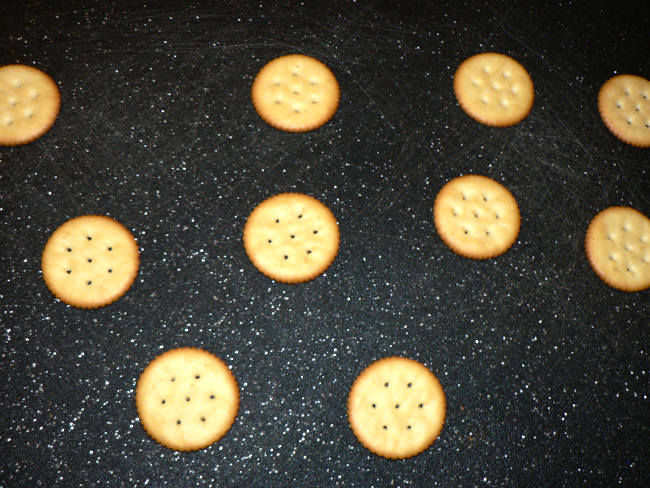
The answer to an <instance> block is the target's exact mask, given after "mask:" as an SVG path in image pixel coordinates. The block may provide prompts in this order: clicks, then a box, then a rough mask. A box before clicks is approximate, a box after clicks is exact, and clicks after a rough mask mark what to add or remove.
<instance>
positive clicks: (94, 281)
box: [41, 215, 140, 308]
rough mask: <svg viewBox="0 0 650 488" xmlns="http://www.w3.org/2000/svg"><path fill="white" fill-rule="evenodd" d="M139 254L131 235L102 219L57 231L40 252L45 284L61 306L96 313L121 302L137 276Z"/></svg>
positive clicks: (83, 218)
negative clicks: (100, 308) (96, 310)
mask: <svg viewBox="0 0 650 488" xmlns="http://www.w3.org/2000/svg"><path fill="white" fill-rule="evenodd" d="M139 266H140V254H139V251H138V245H137V243H136V241H135V239H134V238H133V235H132V234H131V232H129V231H128V229H127V228H126V227H124V226H123V225H122V224H120V223H119V222H117V221H115V220H113V219H112V218H110V217H106V216H103V215H83V216H81V217H75V218H73V219H71V220H68V221H67V222H65V223H64V224H63V225H61V226H60V227H59V228H58V229H56V230H55V231H54V232H53V233H52V235H51V236H50V238H49V239H48V241H47V243H46V244H45V248H44V249H43V255H42V258H41V270H42V272H43V278H44V279H45V284H46V285H47V287H48V288H49V289H50V291H51V292H52V294H54V296H56V297H57V298H59V299H60V300H62V301H63V302H65V303H67V304H69V305H72V306H74V307H80V308H97V307H102V306H104V305H108V304H110V303H112V302H114V301H115V300H117V299H118V298H120V297H121V296H122V295H124V293H126V291H127V290H128V289H129V288H130V287H131V285H132V284H133V281H134V280H135V277H136V276H137V274H138V269H139Z"/></svg>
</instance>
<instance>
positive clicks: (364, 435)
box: [348, 357, 447, 459]
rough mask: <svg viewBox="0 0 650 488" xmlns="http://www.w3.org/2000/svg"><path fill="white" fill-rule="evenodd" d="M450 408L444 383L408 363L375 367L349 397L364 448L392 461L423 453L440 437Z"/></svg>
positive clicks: (391, 361)
mask: <svg viewBox="0 0 650 488" xmlns="http://www.w3.org/2000/svg"><path fill="white" fill-rule="evenodd" d="M446 410H447V402H446V399H445V393H444V391H443V389H442V386H441V385H440V382H439V381H438V378H436V377H435V375H434V374H433V373H432V372H431V371H429V369H428V368H426V367H425V366H424V365H422V364H420V363H419V362H417V361H414V360H412V359H407V358H403V357H387V358H383V359H380V360H378V361H376V362H374V363H372V364H370V365H369V366H368V367H367V368H366V369H364V370H363V371H362V372H361V374H360V375H359V376H358V377H357V379H356V380H355V381H354V383H353V385H352V387H351V388H350V393H349V396H348V420H349V422H350V427H351V428H352V431H353V432H354V435H355V436H356V437H357V439H358V440H359V442H361V444H363V445H364V446H365V447H366V448H367V449H368V450H370V451H371V452H373V453H375V454H377V455H379V456H383V457H386V458H390V459H403V458H408V457H411V456H415V455H416V454H419V453H421V452H422V451H424V450H425V449H427V448H428V447H429V446H430V445H431V444H433V442H434V441H435V440H436V438H437V437H438V436H439V435H440V431H441V430H442V426H443V424H444V422H445V414H446Z"/></svg>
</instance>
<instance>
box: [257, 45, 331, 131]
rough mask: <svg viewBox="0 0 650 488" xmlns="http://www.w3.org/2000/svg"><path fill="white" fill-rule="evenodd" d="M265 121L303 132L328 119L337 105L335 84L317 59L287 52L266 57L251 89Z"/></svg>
mask: <svg viewBox="0 0 650 488" xmlns="http://www.w3.org/2000/svg"><path fill="white" fill-rule="evenodd" d="M251 96H252V99H253V105H254V106H255V110H257V113H258V114H259V116H260V117H262V119H264V121H265V122H267V123H268V124H270V125H272V126H273V127H275V128H276V129H280V130H284V131H287V132H307V131H310V130H313V129H316V128H318V127H320V126H322V125H324V124H325V123H326V122H327V121H329V120H330V119H331V118H332V117H333V116H334V113H335V112H336V109H337V108H338V106H339V98H340V90H339V84H338V82H337V81H336V77H335V76H334V74H333V73H332V71H331V70H330V69H329V68H328V67H327V66H325V65H324V64H323V63H321V62H320V61H318V60H317V59H314V58H311V57H309V56H305V55H303V54H289V55H286V56H281V57H279V58H276V59H274V60H272V61H270V62H269V63H268V64H266V65H265V66H264V67H263V68H262V69H261V70H260V72H259V73H258V75H257V77H256V78H255V81H254V82H253V87H252V90H251Z"/></svg>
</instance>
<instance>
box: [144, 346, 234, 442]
mask: <svg viewBox="0 0 650 488" xmlns="http://www.w3.org/2000/svg"><path fill="white" fill-rule="evenodd" d="M135 405H136V409H137V411H138V416H139V417H140V423H141V424H142V426H143V427H144V430H145V431H146V432H147V434H149V435H150V436H151V437H152V438H153V439H154V440H156V441H157V442H159V443H160V444H161V445H163V446H165V447H168V448H170V449H175V450H177V451H195V450H197V449H203V448H205V447H207V446H209V445H211V444H213V443H215V442H217V441H218V440H219V439H221V438H222V437H223V436H224V435H225V434H226V432H228V430H229V429H230V427H231V426H232V424H233V423H234V421H235V417H237V412H238V410H239V385H238V384H237V380H236V379H235V376H234V375H233V374H232V372H231V371H230V369H228V366H227V365H226V364H225V363H224V362H223V361H222V360H221V359H219V358H218V357H216V356H214V355H213V354H211V353H209V352H207V351H204V350H202V349H196V348H190V347H183V348H179V349H172V350H169V351H167V352H164V353H163V354H161V355H160V356H158V357H156V358H155V359H154V360H153V361H151V362H150V363H149V365H148V366H147V367H146V368H145V370H144V371H143V372H142V375H140V378H139V379H138V384H137V386H136V390H135Z"/></svg>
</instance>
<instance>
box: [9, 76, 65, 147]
mask: <svg viewBox="0 0 650 488" xmlns="http://www.w3.org/2000/svg"><path fill="white" fill-rule="evenodd" d="M60 106H61V96H60V94H59V89H58V87H57V86H56V83H55V82H54V81H53V80H52V78H50V77H49V76H48V75H47V74H45V73H43V72H42V71H41V70H39V69H36V68H34V67H32V66H27V65H22V64H10V65H6V66H0V145H3V146H14V145H18V144H27V143H28V142H31V141H33V140H34V139H36V138H37V137H40V136H42V135H43V134H45V133H46V132H47V131H48V130H49V129H50V127H52V124H54V120H55V119H56V116H57V115H58V113H59V108H60Z"/></svg>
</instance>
